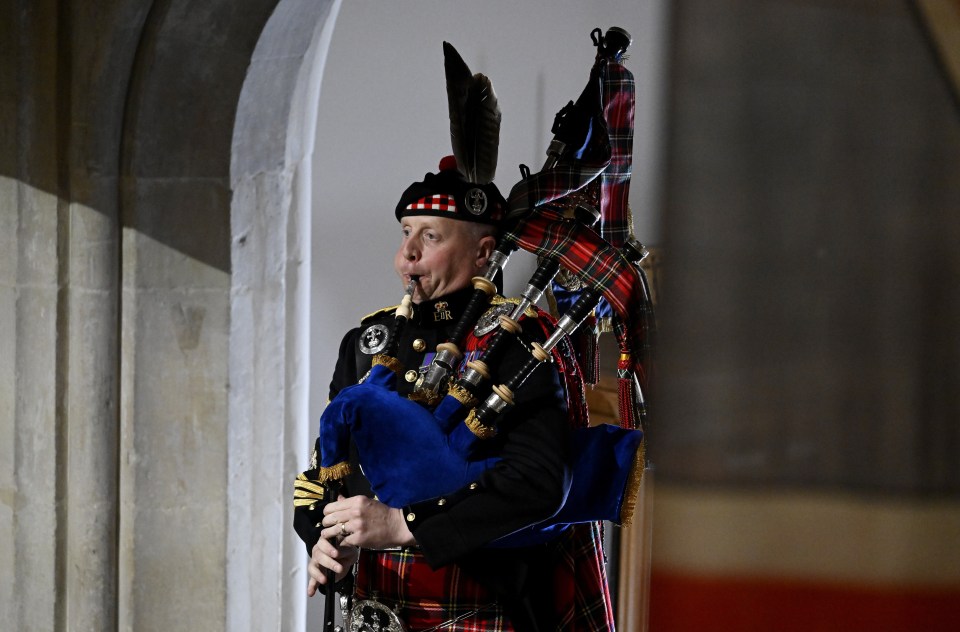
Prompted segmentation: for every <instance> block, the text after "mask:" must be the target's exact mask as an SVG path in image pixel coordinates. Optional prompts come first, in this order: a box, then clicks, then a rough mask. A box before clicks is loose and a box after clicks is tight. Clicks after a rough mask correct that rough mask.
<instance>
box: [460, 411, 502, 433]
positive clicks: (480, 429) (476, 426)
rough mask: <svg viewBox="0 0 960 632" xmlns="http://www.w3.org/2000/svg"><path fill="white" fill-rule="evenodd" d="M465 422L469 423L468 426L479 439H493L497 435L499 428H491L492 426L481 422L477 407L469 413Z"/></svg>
mask: <svg viewBox="0 0 960 632" xmlns="http://www.w3.org/2000/svg"><path fill="white" fill-rule="evenodd" d="M463 423H465V424H467V428H469V429H470V432H472V433H473V434H474V435H476V437H477V438H478V439H493V438H494V437H495V436H497V429H496V428H491V427H490V426H487V425H484V424H482V423H480V420H479V419H477V409H476V408H474V409H472V410H471V411H470V413H469V414H468V415H467V418H466V419H464V420H463Z"/></svg>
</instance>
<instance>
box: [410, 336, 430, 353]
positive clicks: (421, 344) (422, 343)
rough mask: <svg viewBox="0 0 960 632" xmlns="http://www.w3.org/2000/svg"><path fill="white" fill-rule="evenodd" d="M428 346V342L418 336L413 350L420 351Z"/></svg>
mask: <svg viewBox="0 0 960 632" xmlns="http://www.w3.org/2000/svg"><path fill="white" fill-rule="evenodd" d="M426 348H427V343H426V342H425V341H424V340H423V338H417V339H416V340H414V341H413V350H414V351H416V352H417V353H420V352H421V351H423V350H424V349H426Z"/></svg>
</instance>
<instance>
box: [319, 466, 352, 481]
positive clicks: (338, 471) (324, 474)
mask: <svg viewBox="0 0 960 632" xmlns="http://www.w3.org/2000/svg"><path fill="white" fill-rule="evenodd" d="M350 471H351V470H350V463H348V462H347V461H340V462H339V463H337V464H336V465H331V466H330V467H321V468H319V470H318V471H317V480H318V481H319V482H321V483H326V482H327V481H339V480H340V479H342V478H346V477H347V475H348V474H350Z"/></svg>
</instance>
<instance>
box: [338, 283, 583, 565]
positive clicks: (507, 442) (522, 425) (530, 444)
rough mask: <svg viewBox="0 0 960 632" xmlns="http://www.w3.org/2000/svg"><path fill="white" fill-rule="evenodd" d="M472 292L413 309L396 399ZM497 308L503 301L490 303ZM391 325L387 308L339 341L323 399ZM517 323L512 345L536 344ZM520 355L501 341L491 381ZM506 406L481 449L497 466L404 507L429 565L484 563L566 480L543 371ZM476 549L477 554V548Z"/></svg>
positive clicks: (559, 399) (553, 507)
mask: <svg viewBox="0 0 960 632" xmlns="http://www.w3.org/2000/svg"><path fill="white" fill-rule="evenodd" d="M472 291H473V290H472V288H467V289H465V290H461V291H458V292H454V293H452V294H449V295H447V296H444V297H442V298H440V299H436V300H431V301H427V302H424V303H421V304H418V305H414V306H413V315H412V316H411V318H410V320H409V321H408V322H407V324H406V325H405V327H404V328H403V330H402V332H401V333H400V335H399V350H398V352H397V357H398V359H399V360H400V362H401V363H402V365H403V367H404V369H405V375H403V376H402V377H401V378H400V380H398V382H399V386H398V390H399V391H400V392H401V393H409V392H411V391H412V390H413V388H414V384H415V382H416V380H417V378H418V376H419V374H420V372H421V371H422V370H424V369H425V368H426V366H428V365H429V363H430V361H431V359H432V357H433V354H434V352H435V351H436V347H437V344H439V343H441V342H444V341H445V340H446V339H447V337H448V335H449V332H450V330H451V329H452V328H453V326H454V324H455V323H456V322H457V320H458V319H459V317H460V314H461V313H462V311H463V310H464V308H465V307H466V304H467V302H468V300H469V298H470V295H471V293H472ZM497 302H500V303H502V302H503V299H498V298H497V297H495V301H494V303H497ZM504 309H505V308H504ZM393 322H394V309H393V308H387V309H384V310H381V311H379V312H376V313H374V314H371V315H370V316H368V317H366V318H364V319H363V321H362V322H361V325H360V327H357V328H355V329H352V330H351V331H349V332H348V333H347V334H346V336H344V338H343V341H342V342H341V345H340V351H339V357H338V359H337V366H336V369H335V371H334V375H333V379H332V381H331V385H330V397H331V399H332V398H333V397H335V396H336V394H337V392H338V391H339V390H340V389H342V388H345V387H347V386H349V385H352V384H355V383H356V382H357V381H358V380H359V379H360V378H362V376H363V375H364V374H365V373H366V372H367V371H368V370H369V368H370V364H371V360H372V358H373V355H374V354H376V353H379V352H381V351H382V350H383V349H384V348H386V345H387V342H388V340H387V338H389V335H390V332H391V331H392V328H393ZM521 322H522V323H523V322H525V324H524V332H523V336H522V338H524V339H538V340H539V341H542V340H543V337H544V336H543V334H542V329H541V327H540V325H538V324H537V323H536V321H535V319H532V318H525V319H524V320H523V321H521ZM488 335H492V333H490V334H488ZM528 358H529V352H528V351H527V347H526V343H525V342H524V341H518V340H516V339H511V340H510V342H509V346H508V347H507V350H506V352H505V353H504V355H503V360H502V362H501V363H500V366H498V367H494V368H493V373H494V375H493V381H494V382H495V383H500V382H503V381H505V380H506V379H507V378H508V377H509V376H510V375H512V374H513V373H515V372H517V371H518V370H519V368H520V367H521V366H522V365H523V364H524V363H525V362H526V361H527V359H528ZM515 401H516V405H515V406H514V407H513V408H511V409H510V410H509V411H507V412H506V413H505V415H504V417H503V419H502V420H501V422H500V424H499V431H498V434H497V437H495V438H494V439H491V440H490V441H491V442H493V443H492V444H491V446H490V449H491V450H493V451H495V452H496V453H498V454H499V456H500V457H501V460H500V461H499V462H498V464H497V465H495V466H494V467H493V468H491V469H489V470H487V471H486V472H484V474H483V475H481V477H480V478H479V479H478V480H477V481H476V484H471V485H468V486H467V487H465V488H464V489H462V490H459V491H458V492H456V493H454V494H450V495H447V496H446V497H445V498H444V499H443V502H440V501H439V499H427V500H424V501H423V502H420V503H416V504H415V505H413V506H410V507H407V508H405V512H404V513H405V516H406V517H407V520H408V526H409V527H410V530H411V532H412V533H413V534H414V537H415V538H416V540H417V543H418V545H419V546H420V548H421V549H422V551H423V553H424V555H425V557H426V558H427V561H428V562H429V563H430V565H431V566H433V567H435V568H436V567H440V566H443V565H445V564H448V563H451V562H455V561H459V562H467V563H471V562H470V559H468V558H472V559H473V561H474V562H475V561H476V560H477V559H480V558H487V559H490V552H491V549H490V548H489V547H488V546H487V545H490V544H491V543H493V546H494V547H495V546H496V543H495V542H494V541H495V540H496V539H497V538H500V537H502V536H505V535H508V534H510V533H512V532H514V531H516V530H518V529H521V528H523V527H525V526H528V525H530V524H534V523H536V522H539V521H541V520H544V519H546V518H549V517H550V516H551V515H553V514H554V513H555V512H556V511H557V510H558V509H559V507H560V505H561V503H562V501H563V497H564V493H565V489H566V485H567V484H568V482H569V445H568V443H567V441H568V439H567V437H568V436H569V435H568V432H567V429H568V422H567V412H566V403H565V396H564V394H563V391H562V389H561V387H560V382H559V379H558V376H557V372H556V370H555V368H554V367H553V365H552V364H545V365H542V366H540V367H538V368H537V369H536V370H535V371H534V372H533V374H532V375H531V376H530V378H529V379H528V380H527V381H526V382H525V383H524V384H523V386H521V388H520V389H518V391H517V392H516V400H515ZM398 423H402V420H398ZM354 458H356V455H354ZM355 469H357V468H355ZM347 488H348V489H347V491H348V493H352V494H356V493H365V492H367V493H368V488H365V486H364V481H362V480H361V479H358V478H357V477H353V478H351V479H350V480H348V482H347ZM482 547H487V548H485V549H483V550H482V551H481V548H482ZM505 555H507V556H508V557H509V558H511V559H516V558H517V557H518V556H519V557H522V556H523V553H522V552H520V551H516V550H512V551H510V552H506V553H505ZM494 557H499V555H497V554H495V555H494ZM481 565H482V563H481Z"/></svg>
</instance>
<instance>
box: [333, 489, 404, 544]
mask: <svg viewBox="0 0 960 632" xmlns="http://www.w3.org/2000/svg"><path fill="white" fill-rule="evenodd" d="M323 514H324V515H323V526H324V527H325V528H324V529H323V531H321V532H320V534H321V536H322V537H324V538H333V537H335V536H342V537H343V540H342V541H341V545H344V544H350V545H353V546H365V547H368V548H373V549H380V548H386V547H391V546H411V545H413V544H416V543H417V541H416V540H415V539H414V537H413V534H412V533H410V529H408V528H407V523H406V522H405V521H404V519H403V512H402V511H401V510H400V509H395V508H393V507H388V506H386V505H384V504H383V503H381V502H379V501H377V500H373V499H372V498H367V497H366V496H351V497H349V498H344V497H343V496H341V497H340V498H338V499H337V500H336V501H334V502H332V503H330V504H328V505H327V506H326V507H324V508H323Z"/></svg>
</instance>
